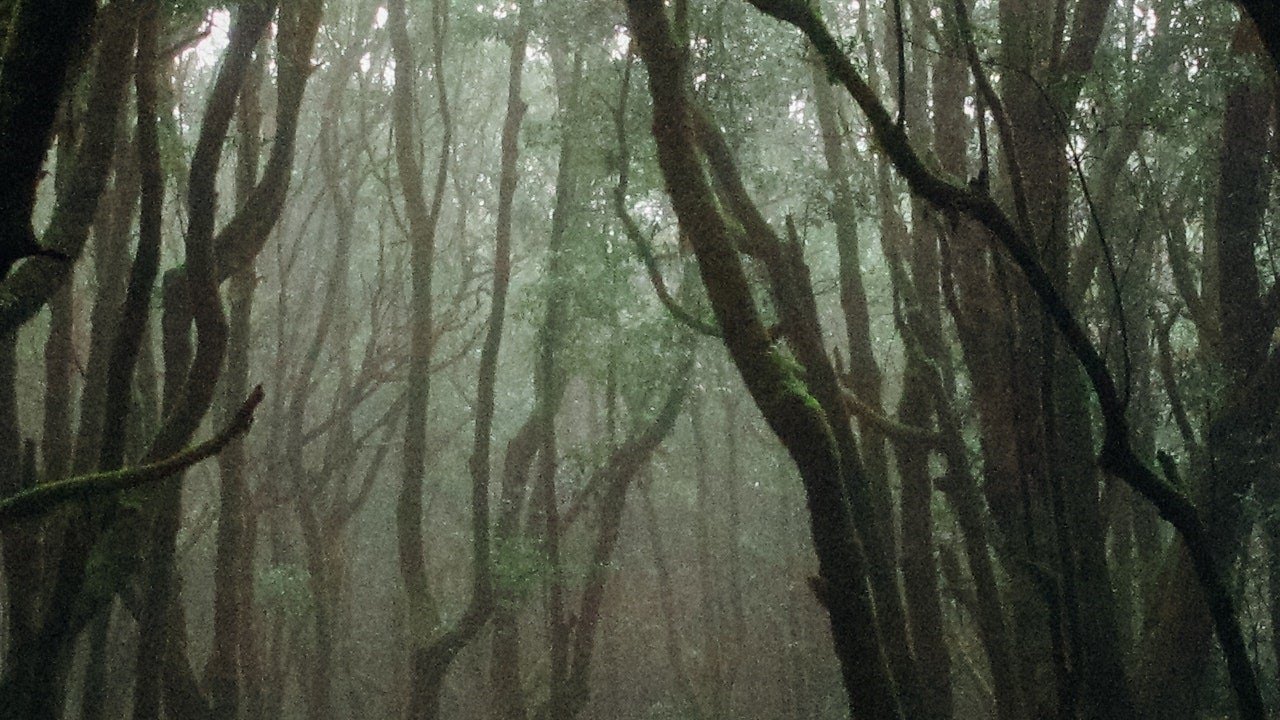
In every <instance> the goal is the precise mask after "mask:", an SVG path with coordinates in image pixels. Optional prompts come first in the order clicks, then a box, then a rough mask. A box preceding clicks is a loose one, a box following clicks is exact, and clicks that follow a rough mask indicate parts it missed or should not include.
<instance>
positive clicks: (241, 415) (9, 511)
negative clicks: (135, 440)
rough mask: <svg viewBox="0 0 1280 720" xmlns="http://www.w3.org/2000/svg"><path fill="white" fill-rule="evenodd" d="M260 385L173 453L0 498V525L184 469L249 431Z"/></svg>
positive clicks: (259, 397)
mask: <svg viewBox="0 0 1280 720" xmlns="http://www.w3.org/2000/svg"><path fill="white" fill-rule="evenodd" d="M262 398H263V392H262V386H261V385H259V386H258V387H256V388H254V390H253V392H252V393H251V394H250V395H249V397H248V399H246V400H245V401H244V405H242V406H240V410H239V411H237V412H236V416H235V417H234V418H233V419H232V420H231V422H230V423H229V424H228V425H227V426H226V427H225V428H223V429H222V431H221V432H219V433H218V434H217V435H215V436H214V437H212V438H210V439H209V440H206V441H204V442H202V443H200V444H199V445H195V446H193V447H190V448H187V449H186V450H183V451H182V452H180V453H177V454H176V455H172V456H170V457H168V458H165V459H164V460H160V461H158V462H155V463H151V464H149V465H141V466H138V467H132V468H125V469H122V470H114V471H111V472H98V473H91V474H88V475H79V476H76V477H73V478H68V479H66V480H59V481H58V482H52V483H46V484H42V485H36V486H34V487H31V488H28V489H26V490H23V491H22V492H19V493H16V494H14V495H10V496H9V497H7V498H5V499H3V500H0V527H5V526H8V525H10V524H12V523H14V522H16V521H19V520H25V519H29V518H33V517H38V516H40V515H44V514H46V513H49V512H51V511H53V510H54V509H55V508H57V507H58V506H59V505H61V504H62V503H66V502H71V501H83V500H89V499H91V498H93V497H96V496H98V495H104V494H107V493H112V492H119V491H121V490H128V489H130V488H135V487H138V486H141V485H147V484H150V483H154V482H159V481H161V480H164V479H166V478H169V477H172V476H174V475H176V474H177V473H180V472H182V471H183V470H186V469H187V468H189V467H191V466H192V465H195V464H196V463H198V462H200V461H201V460H205V459H207V458H210V457H212V456H214V455H217V454H218V453H219V452H221V451H222V448H224V447H226V445H227V443H229V442H231V441H232V440H234V439H235V438H237V437H240V436H241V435H244V434H245V433H246V432H248V431H249V426H250V425H252V424H253V413H254V410H256V409H257V407H258V404H259V403H260V402H262Z"/></svg>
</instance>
